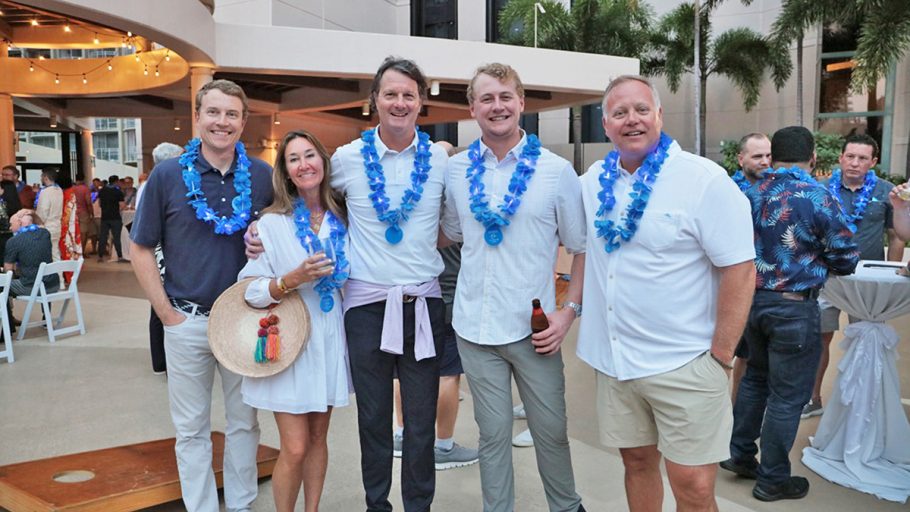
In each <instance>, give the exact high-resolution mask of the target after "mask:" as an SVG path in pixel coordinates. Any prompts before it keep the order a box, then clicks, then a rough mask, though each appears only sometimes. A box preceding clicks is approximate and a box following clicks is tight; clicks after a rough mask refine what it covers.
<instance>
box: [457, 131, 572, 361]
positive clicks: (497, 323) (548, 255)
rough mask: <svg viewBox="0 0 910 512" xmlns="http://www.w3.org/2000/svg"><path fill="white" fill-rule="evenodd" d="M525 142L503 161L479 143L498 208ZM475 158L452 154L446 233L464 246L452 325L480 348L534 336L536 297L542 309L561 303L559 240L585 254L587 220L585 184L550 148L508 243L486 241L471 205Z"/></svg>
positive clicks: (506, 236) (508, 231)
mask: <svg viewBox="0 0 910 512" xmlns="http://www.w3.org/2000/svg"><path fill="white" fill-rule="evenodd" d="M525 143H526V137H522V139H521V141H520V142H519V143H518V145H517V146H515V147H514V148H512V149H511V150H510V151H509V153H508V154H507V155H506V156H505V158H503V160H502V161H498V160H497V158H496V156H495V155H494V154H493V151H492V150H490V149H489V148H487V147H486V146H485V145H484V144H483V143H481V144H480V150H481V154H482V155H483V157H484V165H485V166H486V173H485V174H484V176H483V183H484V186H485V190H484V192H485V193H486V194H487V198H488V200H489V202H490V208H491V209H493V210H494V211H497V212H498V207H499V205H500V204H502V197H503V196H504V195H505V194H507V193H508V186H509V180H510V179H511V178H512V172H513V171H514V170H515V167H516V166H517V165H518V157H519V155H520V154H521V150H522V148H524V146H525ZM470 165H471V160H470V158H469V157H468V151H464V152H462V153H459V154H457V155H455V156H453V157H452V158H451V159H449V173H448V175H447V176H446V206H445V214H444V216H443V231H444V232H445V234H446V236H447V237H449V238H450V239H452V240H455V241H461V240H463V241H464V246H463V247H462V248H461V271H460V272H459V274H458V286H457V287H456V288H455V304H454V309H453V313H452V326H453V327H454V329H455V332H457V333H458V335H459V336H461V337H462V338H464V339H466V340H468V341H471V342H474V343H478V344H481V345H504V344H506V343H511V342H514V341H518V340H521V339H523V338H525V337H527V336H528V335H530V334H531V324H530V322H531V300H532V299H534V298H539V299H540V302H541V305H542V306H543V309H544V311H552V310H553V309H555V307H556V304H555V303H556V298H555V294H556V291H555V284H554V282H553V270H554V267H555V265H556V254H557V249H558V246H559V243H560V242H562V244H563V245H564V246H565V247H566V249H567V250H568V251H569V252H570V253H581V252H584V240H585V222H584V210H583V208H582V205H581V184H580V182H579V180H578V176H577V175H576V174H575V171H574V170H573V169H572V165H571V164H570V163H569V162H567V161H566V160H564V159H562V158H560V157H558V156H556V155H554V154H553V153H551V152H550V151H547V150H546V149H545V148H541V149H540V157H538V159H537V167H536V170H535V172H534V175H533V176H532V177H531V179H530V181H529V182H528V189H527V191H525V193H524V195H523V196H522V198H521V204H520V205H519V206H518V210H517V211H516V212H515V215H513V216H512V217H510V218H509V219H508V220H509V225H508V226H505V227H503V228H502V233H503V240H502V242H501V243H500V244H499V245H497V246H495V247H493V246H489V245H487V243H486V242H485V241H484V233H485V228H484V226H483V224H481V223H480V222H478V221H477V220H476V219H475V218H474V214H473V213H472V212H471V209H470V206H469V205H470V197H469V193H468V186H469V181H468V179H467V178H466V177H465V175H466V172H467V169H468V167H469V166H470Z"/></svg>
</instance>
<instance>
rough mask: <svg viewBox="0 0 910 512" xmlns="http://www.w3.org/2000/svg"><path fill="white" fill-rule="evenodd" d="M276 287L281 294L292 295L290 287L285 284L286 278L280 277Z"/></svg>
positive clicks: (276, 281)
mask: <svg viewBox="0 0 910 512" xmlns="http://www.w3.org/2000/svg"><path fill="white" fill-rule="evenodd" d="M275 285H276V286H278V290H279V291H280V292H281V293H283V294H285V295H287V294H289V293H291V290H290V288H288V286H287V285H286V284H285V283H284V277H279V278H278V279H276V280H275Z"/></svg>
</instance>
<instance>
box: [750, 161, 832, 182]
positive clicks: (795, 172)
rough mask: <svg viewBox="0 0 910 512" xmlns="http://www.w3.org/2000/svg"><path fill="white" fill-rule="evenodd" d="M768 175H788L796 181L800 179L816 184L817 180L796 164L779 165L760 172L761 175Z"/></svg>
mask: <svg viewBox="0 0 910 512" xmlns="http://www.w3.org/2000/svg"><path fill="white" fill-rule="evenodd" d="M769 175H776V176H789V177H791V178H793V179H795V180H797V181H802V182H803V183H808V184H810V185H818V182H817V181H815V178H813V177H812V176H811V175H810V174H809V173H807V172H806V171H805V169H803V168H802V167H799V166H796V165H794V166H793V167H790V168H786V167H780V168H778V169H768V170H766V171H765V172H764V174H762V176H763V177H768V176H769Z"/></svg>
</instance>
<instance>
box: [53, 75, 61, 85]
mask: <svg viewBox="0 0 910 512" xmlns="http://www.w3.org/2000/svg"><path fill="white" fill-rule="evenodd" d="M54 83H55V84H57V85H60V75H58V74H55V75H54Z"/></svg>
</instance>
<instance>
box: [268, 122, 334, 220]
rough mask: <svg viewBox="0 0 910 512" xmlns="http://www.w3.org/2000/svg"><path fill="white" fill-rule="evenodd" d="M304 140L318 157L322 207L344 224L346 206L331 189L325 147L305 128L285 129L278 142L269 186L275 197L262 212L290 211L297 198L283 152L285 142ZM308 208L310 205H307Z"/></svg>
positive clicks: (329, 163)
mask: <svg viewBox="0 0 910 512" xmlns="http://www.w3.org/2000/svg"><path fill="white" fill-rule="evenodd" d="M299 138H302V139H306V140H308V141H309V142H310V143H311V144H312V145H313V147H314V148H316V153H318V154H319V156H320V157H321V158H322V175H323V176H322V183H320V184H319V199H320V200H321V201H322V205H323V206H324V207H325V209H326V210H329V211H331V212H332V213H333V214H334V215H335V216H336V217H338V218H339V219H341V221H342V222H344V223H345V224H347V209H346V208H345V204H344V200H343V199H342V198H341V196H339V195H338V194H336V193H335V191H334V190H332V185H331V181H332V180H331V176H332V174H331V173H332V164H331V160H330V158H329V153H328V151H326V150H325V146H323V145H322V143H321V142H319V139H317V138H316V136H315V135H313V134H312V133H310V132H308V131H306V130H294V131H290V132H288V133H287V134H286V135H285V136H284V139H283V140H282V141H281V144H280V145H279V146H278V156H277V157H275V169H274V171H273V172H272V188H273V189H274V191H275V199H274V201H272V204H271V205H269V207H268V208H266V209H265V210H263V212H262V213H278V214H281V215H290V214H292V213H293V212H294V200H295V199H296V198H297V187H296V186H295V185H294V183H293V182H292V181H291V174H290V173H289V172H288V167H287V164H286V163H285V160H284V154H285V152H286V151H287V148H288V144H290V143H291V141H292V140H294V139H299ZM310 207H312V205H310Z"/></svg>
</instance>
